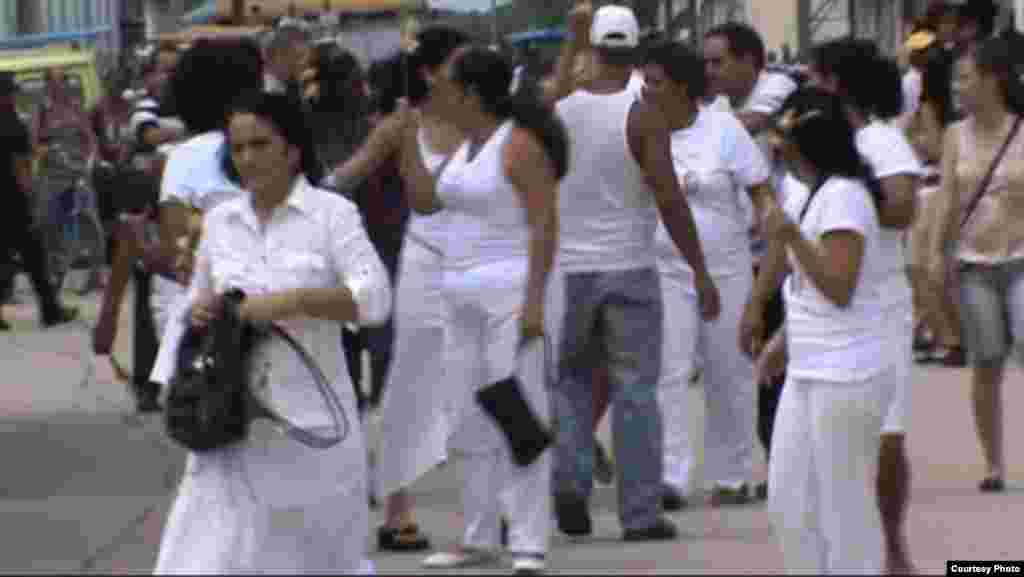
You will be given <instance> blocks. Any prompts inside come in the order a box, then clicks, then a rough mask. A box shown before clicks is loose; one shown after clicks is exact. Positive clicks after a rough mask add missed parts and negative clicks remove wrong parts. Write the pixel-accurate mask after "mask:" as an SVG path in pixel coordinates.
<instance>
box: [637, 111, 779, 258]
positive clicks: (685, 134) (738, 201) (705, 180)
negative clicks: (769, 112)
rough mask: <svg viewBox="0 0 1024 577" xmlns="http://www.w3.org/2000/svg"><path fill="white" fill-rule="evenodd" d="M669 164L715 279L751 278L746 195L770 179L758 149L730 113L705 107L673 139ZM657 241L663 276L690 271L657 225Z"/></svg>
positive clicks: (663, 228) (662, 226)
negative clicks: (681, 186)
mask: <svg viewBox="0 0 1024 577" xmlns="http://www.w3.org/2000/svg"><path fill="white" fill-rule="evenodd" d="M672 160H673V164H674V165H675V169H676V175H677V176H678V178H679V180H680V183H681V184H685V186H686V190H687V195H688V200H689V202H690V210H691V211H692V212H693V219H694V221H695V222H696V224H697V232H698V235H699V236H700V242H701V246H702V247H703V249H704V258H705V260H706V261H707V266H708V270H709V271H710V272H711V274H712V275H716V276H725V275H732V274H740V273H742V274H750V266H751V254H750V242H749V239H748V235H747V215H746V210H745V207H744V204H745V202H749V201H746V200H745V199H746V198H747V197H748V196H749V194H748V193H747V189H748V188H749V187H752V186H755V185H758V184H763V183H764V182H766V181H768V180H769V179H770V178H771V168H770V167H769V166H768V162H767V161H766V160H765V158H764V155H763V154H762V153H761V149H760V148H758V146H757V143H755V142H754V139H753V138H751V136H750V134H749V133H748V132H747V130H746V129H745V128H744V127H743V125H742V124H740V121H739V120H737V119H736V117H735V116H733V115H732V113H730V112H721V111H719V110H715V109H712V108H710V107H703V108H701V110H700V111H699V112H698V114H697V118H696V119H695V120H694V122H693V124H692V125H691V126H689V127H687V128H684V129H682V130H677V131H676V132H674V133H673V134H672ZM655 239H656V245H657V252H658V266H659V267H660V268H662V270H665V271H666V272H670V271H673V270H681V271H689V265H688V264H687V263H686V261H685V260H684V259H683V258H682V255H680V254H679V250H678V248H676V245H675V243H673V242H672V239H671V237H670V236H669V234H668V230H667V229H666V228H665V225H664V224H663V223H662V222H661V221H660V219H659V222H658V232H657V236H656V237H655Z"/></svg>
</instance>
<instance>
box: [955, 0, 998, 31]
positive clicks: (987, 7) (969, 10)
mask: <svg viewBox="0 0 1024 577" xmlns="http://www.w3.org/2000/svg"><path fill="white" fill-rule="evenodd" d="M959 17H960V25H961V26H962V25H963V24H964V23H965V22H973V23H974V25H975V26H976V27H977V30H978V40H985V39H987V38H989V37H991V36H992V33H993V32H995V30H996V19H997V18H998V17H999V6H997V5H996V3H995V1H994V0H967V2H966V3H965V4H963V5H961V6H960V10H959Z"/></svg>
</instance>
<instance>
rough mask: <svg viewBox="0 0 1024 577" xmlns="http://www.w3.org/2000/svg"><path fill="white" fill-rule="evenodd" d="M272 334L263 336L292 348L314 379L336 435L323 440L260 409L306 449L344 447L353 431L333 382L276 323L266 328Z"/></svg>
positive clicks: (262, 408)
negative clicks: (340, 445) (339, 445)
mask: <svg viewBox="0 0 1024 577" xmlns="http://www.w3.org/2000/svg"><path fill="white" fill-rule="evenodd" d="M267 332H268V333H269V334H266V335H264V338H274V337H276V338H279V339H281V341H282V342H284V343H285V344H286V345H288V347H290V348H291V349H292V350H293V351H294V352H295V353H296V354H297V355H298V356H299V358H300V359H301V360H302V362H303V364H305V365H306V368H308V369H309V372H310V373H311V374H312V375H313V382H314V384H315V385H316V388H317V392H319V393H320V396H321V398H323V400H324V404H326V405H327V408H328V410H329V412H330V413H331V420H333V421H334V429H335V431H336V432H337V434H336V435H334V436H322V435H317V434H315V433H313V432H311V431H309V430H307V429H304V428H302V427H299V426H298V425H295V424H294V423H292V422H290V421H289V420H288V419H286V418H284V417H282V416H281V415H280V414H278V413H277V412H275V411H274V410H273V409H271V408H270V407H267V406H265V405H262V404H261V406H260V408H261V410H262V411H263V413H264V415H265V416H266V417H267V418H269V419H270V420H272V421H274V422H275V423H277V424H278V425H280V426H281V427H282V428H283V429H284V433H285V434H286V435H288V436H289V437H291V438H292V439H294V440H295V441H298V442H299V443H302V444H303V445H306V446H308V447H313V448H315V449H326V448H329V447H333V446H334V445H337V444H338V443H341V442H342V441H344V440H345V439H346V438H348V435H349V431H350V424H349V420H348V416H347V415H346V413H345V406H344V405H343V404H342V402H341V399H340V398H339V397H338V393H337V392H336V391H335V390H334V387H333V386H331V383H330V381H328V380H327V377H326V376H325V375H324V372H323V371H322V370H321V369H320V365H319V364H318V363H317V362H316V360H315V359H313V357H312V355H310V354H309V352H308V351H306V349H305V348H304V347H303V346H302V345H301V344H300V343H299V342H298V341H296V340H295V338H293V337H292V336H291V335H290V334H288V332H287V331H285V330H284V329H283V328H281V327H280V326H279V325H277V324H276V323H270V325H269V326H268V327H267Z"/></svg>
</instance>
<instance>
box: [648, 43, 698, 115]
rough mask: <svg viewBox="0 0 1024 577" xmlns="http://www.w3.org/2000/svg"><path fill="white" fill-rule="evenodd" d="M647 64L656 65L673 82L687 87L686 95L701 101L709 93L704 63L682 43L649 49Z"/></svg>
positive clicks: (655, 46)
mask: <svg viewBox="0 0 1024 577" xmlns="http://www.w3.org/2000/svg"><path fill="white" fill-rule="evenodd" d="M646 52H647V53H646V54H645V58H644V63H645V64H656V65H658V66H661V68H662V69H664V70H665V74H667V75H668V77H669V78H670V79H671V80H672V82H675V83H678V84H685V85H686V94H687V95H688V96H689V97H690V98H691V99H692V100H695V101H696V100H700V99H702V98H704V96H705V95H706V93H707V78H706V76H705V74H704V62H703V60H702V59H701V57H700V56H698V55H697V52H696V51H694V50H693V49H692V48H690V47H689V46H687V45H686V44H683V43H682V42H662V43H659V44H655V45H653V46H651V47H650V48H648V50H647V51H646Z"/></svg>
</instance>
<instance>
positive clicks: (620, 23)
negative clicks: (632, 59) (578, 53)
mask: <svg viewBox="0 0 1024 577" xmlns="http://www.w3.org/2000/svg"><path fill="white" fill-rule="evenodd" d="M590 44H592V45H593V46H606V47H609V48H636V47H637V46H638V45H639V44H640V24H639V23H638V22H637V20H636V14H634V13H633V10H632V9H630V8H629V7H627V6H619V5H615V4H610V5H608V6H602V7H601V8H598V10H597V12H595V13H594V21H593V23H592V24H591V25H590Z"/></svg>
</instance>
